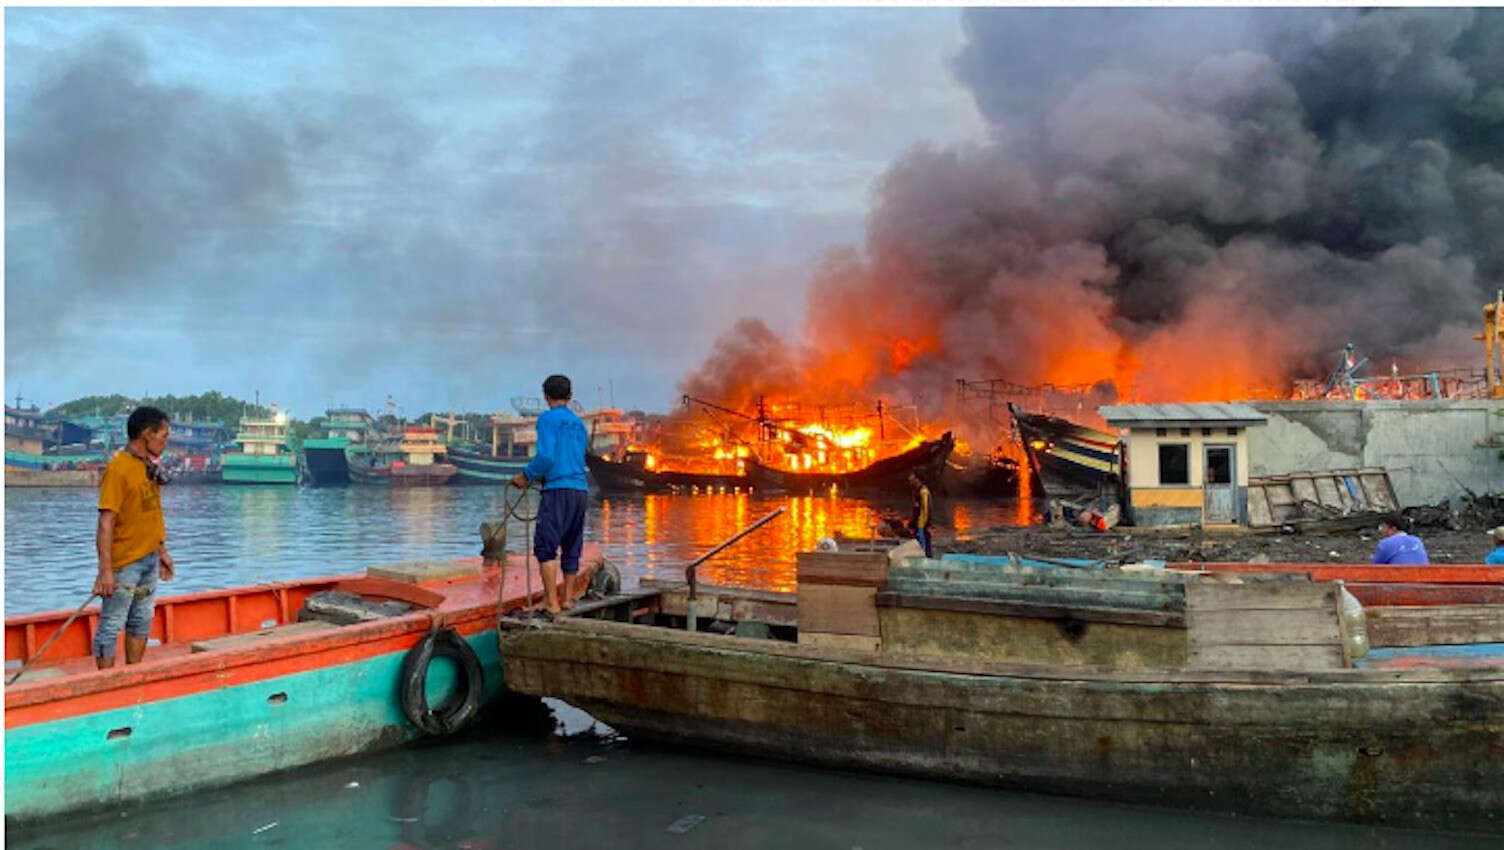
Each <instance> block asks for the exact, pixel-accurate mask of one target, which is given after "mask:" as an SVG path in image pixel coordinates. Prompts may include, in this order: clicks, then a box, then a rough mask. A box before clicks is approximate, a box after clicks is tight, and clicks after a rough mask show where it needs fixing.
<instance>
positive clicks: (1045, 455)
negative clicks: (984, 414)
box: [1008, 402, 1123, 499]
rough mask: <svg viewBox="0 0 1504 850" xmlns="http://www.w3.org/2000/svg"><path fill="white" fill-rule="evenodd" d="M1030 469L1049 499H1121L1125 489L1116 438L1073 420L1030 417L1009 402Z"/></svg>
mask: <svg viewBox="0 0 1504 850" xmlns="http://www.w3.org/2000/svg"><path fill="white" fill-rule="evenodd" d="M1008 410H1009V412H1010V413H1012V414H1013V421H1014V423H1016V425H1017V427H1018V433H1019V437H1020V438H1022V440H1023V444H1024V452H1025V453H1026V454H1027V455H1028V458H1029V465H1030V467H1031V468H1032V469H1033V471H1034V474H1035V475H1036V476H1037V480H1038V481H1039V483H1040V486H1041V487H1042V488H1043V489H1044V492H1045V494H1046V495H1047V496H1049V497H1050V498H1053V499H1061V498H1064V499H1078V498H1081V497H1086V496H1097V495H1101V494H1102V493H1103V492H1104V491H1105V492H1107V493H1110V494H1113V495H1115V494H1116V493H1117V491H1118V490H1119V489H1120V488H1121V486H1122V471H1123V463H1122V454H1121V448H1120V446H1119V441H1118V438H1117V436H1116V435H1115V434H1110V433H1108V432H1106V431H1098V430H1097V429H1095V428H1088V427H1086V426H1085V425H1077V424H1076V423H1074V422H1072V421H1070V420H1069V419H1061V418H1060V417H1058V416H1049V415H1046V414H1043V413H1028V412H1025V411H1024V410H1023V409H1022V408H1020V407H1018V405H1016V404H1013V403H1011V402H1010V403H1009V404H1008Z"/></svg>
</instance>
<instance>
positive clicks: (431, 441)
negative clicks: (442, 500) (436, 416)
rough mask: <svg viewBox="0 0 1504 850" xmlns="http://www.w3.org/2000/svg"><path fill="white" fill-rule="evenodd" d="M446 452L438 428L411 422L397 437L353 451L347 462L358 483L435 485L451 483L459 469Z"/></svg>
mask: <svg viewBox="0 0 1504 850" xmlns="http://www.w3.org/2000/svg"><path fill="white" fill-rule="evenodd" d="M446 452H447V450H446V449H445V448H444V444H443V443H440V442H439V436H438V432H437V431H436V430H434V429H433V428H430V427H427V426H422V425H408V426H405V427H404V428H403V429H402V434H401V436H400V437H398V438H397V439H395V440H392V439H389V440H387V441H385V442H384V443H375V444H373V445H371V446H370V447H369V451H366V452H362V453H353V452H352V453H351V454H350V455H349V457H348V459H347V466H348V467H349V470H350V479H351V480H352V481H354V482H355V483H357V484H390V485H392V486H393V487H433V486H437V485H440V484H447V483H448V482H449V479H451V478H453V477H454V476H455V475H456V474H458V472H459V468H458V467H456V466H455V465H454V464H452V463H449V462H448V461H447V460H445V455H446Z"/></svg>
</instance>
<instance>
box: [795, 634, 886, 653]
mask: <svg viewBox="0 0 1504 850" xmlns="http://www.w3.org/2000/svg"><path fill="white" fill-rule="evenodd" d="M799 643H800V644H802V645H804V646H808V647H812V648H815V649H840V650H845V651H847V652H877V651H878V650H879V649H881V648H882V641H881V640H880V639H879V638H876V637H869V636H867V635H843V634H835V633H832V632H807V631H804V630H802V629H801V630H800V631H799Z"/></svg>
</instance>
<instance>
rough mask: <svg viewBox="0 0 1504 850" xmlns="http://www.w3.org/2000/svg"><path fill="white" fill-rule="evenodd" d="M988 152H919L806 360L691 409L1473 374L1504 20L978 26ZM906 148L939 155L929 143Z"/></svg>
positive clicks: (901, 172)
mask: <svg viewBox="0 0 1504 850" xmlns="http://www.w3.org/2000/svg"><path fill="white" fill-rule="evenodd" d="M965 25H966V31H967V34H968V43H967V45H966V47H965V48H964V49H963V51H962V52H961V54H960V55H959V56H958V57H957V59H956V62H955V68H956V73H957V75H958V77H959V78H960V79H961V80H962V81H963V82H964V83H965V84H966V85H967V86H969V87H970V89H971V91H972V93H973V95H974V97H975V98H976V102H977V104H978V105H979V107H980V109H981V110H982V112H983V114H984V115H985V116H986V118H987V119H988V121H989V122H990V124H991V127H992V129H993V142H991V143H990V144H988V145H986V146H980V147H966V148H954V149H935V148H932V147H923V146H921V147H917V148H915V149H913V150H911V151H910V152H909V153H908V154H906V155H905V156H903V157H902V158H901V159H899V160H898V161H897V162H895V163H893V164H892V166H891V167H890V168H889V169H888V170H887V172H886V173H885V174H884V175H883V176H882V178H881V180H880V181H879V184H878V185H877V187H876V190H875V197H874V206H873V208H872V210H871V213H870V216H869V219H868V224H867V234H866V243H865V245H864V246H862V248H861V249H860V250H856V249H839V250H836V251H833V252H832V253H831V254H830V255H829V256H828V257H827V259H826V260H825V262H824V264H823V265H822V266H821V268H820V269H819V270H818V271H817V272H816V273H815V275H814V276H813V279H812V280H811V281H810V283H809V286H808V305H807V316H806V319H805V325H804V328H803V331H802V334H801V335H800V337H799V338H798V339H795V340H782V339H779V338H778V337H777V336H776V335H774V334H773V333H772V332H771V331H769V330H768V328H767V327H765V326H764V325H762V324H761V323H760V322H757V321H755V320H750V319H749V320H743V321H742V322H740V323H738V324H737V325H736V326H735V327H734V328H732V329H731V330H730V331H729V332H728V333H727V334H726V335H725V337H723V338H722V340H721V341H720V342H719V344H718V345H717V346H716V347H715V349H714V350H713V351H712V352H711V354H710V355H709V357H708V358H707V360H706V361H705V363H704V364H703V365H702V366H701V367H700V368H699V369H698V370H697V371H696V372H695V373H694V374H692V375H690V376H689V377H687V378H686V379H685V380H684V381H683V383H682V385H681V388H682V389H683V390H684V391H685V392H688V393H690V394H692V395H695V396H699V397H702V398H709V399H713V400H718V401H722V402H723V403H726V404H732V405H743V404H747V403H749V402H751V401H752V400H753V399H755V397H756V396H757V395H759V394H764V393H777V392H780V391H781V392H783V393H785V394H788V395H797V396H802V397H804V398H806V399H808V398H820V399H823V400H827V401H831V402H839V401H842V400H846V399H854V398H858V397H864V398H872V397H874V396H888V397H892V398H901V399H904V400H909V399H913V398H916V397H917V398H920V399H921V400H923V399H928V400H929V401H930V402H931V403H932V409H933V405H938V404H939V403H940V402H941V401H942V400H943V399H944V398H945V397H946V396H947V395H949V394H950V391H951V388H952V387H953V386H954V381H955V379H956V378H1001V379H1006V380H1008V381H1012V382H1015V383H1018V384H1037V383H1044V382H1051V383H1056V384H1098V385H1100V383H1101V382H1111V383H1112V385H1113V387H1114V388H1115V394H1116V395H1117V397H1119V398H1126V399H1133V400H1142V401H1155V400H1183V399H1231V398H1248V397H1254V396H1261V395H1263V396H1268V395H1279V394H1284V393H1285V392H1287V391H1288V388H1289V382H1290V380H1291V379H1292V378H1293V377H1297V376H1312V377H1315V376H1319V375H1321V374H1324V372H1325V371H1326V370H1327V369H1329V368H1330V366H1331V363H1332V361H1333V358H1334V354H1335V352H1336V351H1338V350H1339V349H1340V348H1341V347H1342V346H1343V344H1345V343H1347V342H1353V343H1355V344H1356V345H1357V346H1358V348H1359V350H1360V351H1361V352H1363V353H1364V354H1367V355H1369V356H1371V357H1372V358H1373V359H1374V361H1375V362H1376V363H1382V364H1384V365H1385V366H1386V367H1387V365H1388V364H1389V362H1390V361H1391V359H1393V360H1395V361H1396V362H1397V365H1398V366H1399V368H1400V369H1401V371H1420V370H1429V369H1436V368H1448V367H1454V366H1475V365H1477V361H1478V360H1479V359H1481V357H1480V354H1481V352H1480V351H1479V348H1478V345H1477V343H1474V342H1472V341H1471V340H1470V339H1469V337H1470V335H1471V333H1473V331H1474V327H1475V325H1477V324H1478V315H1479V308H1480V305H1481V304H1482V303H1483V302H1484V301H1485V300H1488V299H1489V298H1490V297H1491V295H1492V292H1493V290H1494V289H1495V288H1497V287H1500V286H1504V51H1500V50H1498V49H1497V48H1498V45H1500V44H1504V13H1501V12H1500V11H1497V10H1443V9H1425V10H1375V11H1363V10H1349V9H1332V10H1325V9H1323V10H1145V9H1114V10H1086V11H1078V10H1035V9H1001V10H1000V9H987V10H968V11H966V12H965ZM915 130H916V134H922V133H923V128H922V127H916V128H915Z"/></svg>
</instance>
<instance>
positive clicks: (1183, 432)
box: [1180, 428, 1191, 437]
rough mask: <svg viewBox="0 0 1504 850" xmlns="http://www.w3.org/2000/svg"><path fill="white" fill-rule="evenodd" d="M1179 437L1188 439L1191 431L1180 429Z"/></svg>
mask: <svg viewBox="0 0 1504 850" xmlns="http://www.w3.org/2000/svg"><path fill="white" fill-rule="evenodd" d="M1180 436H1182V437H1189V436H1191V429H1189V428H1181V429H1180Z"/></svg>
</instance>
